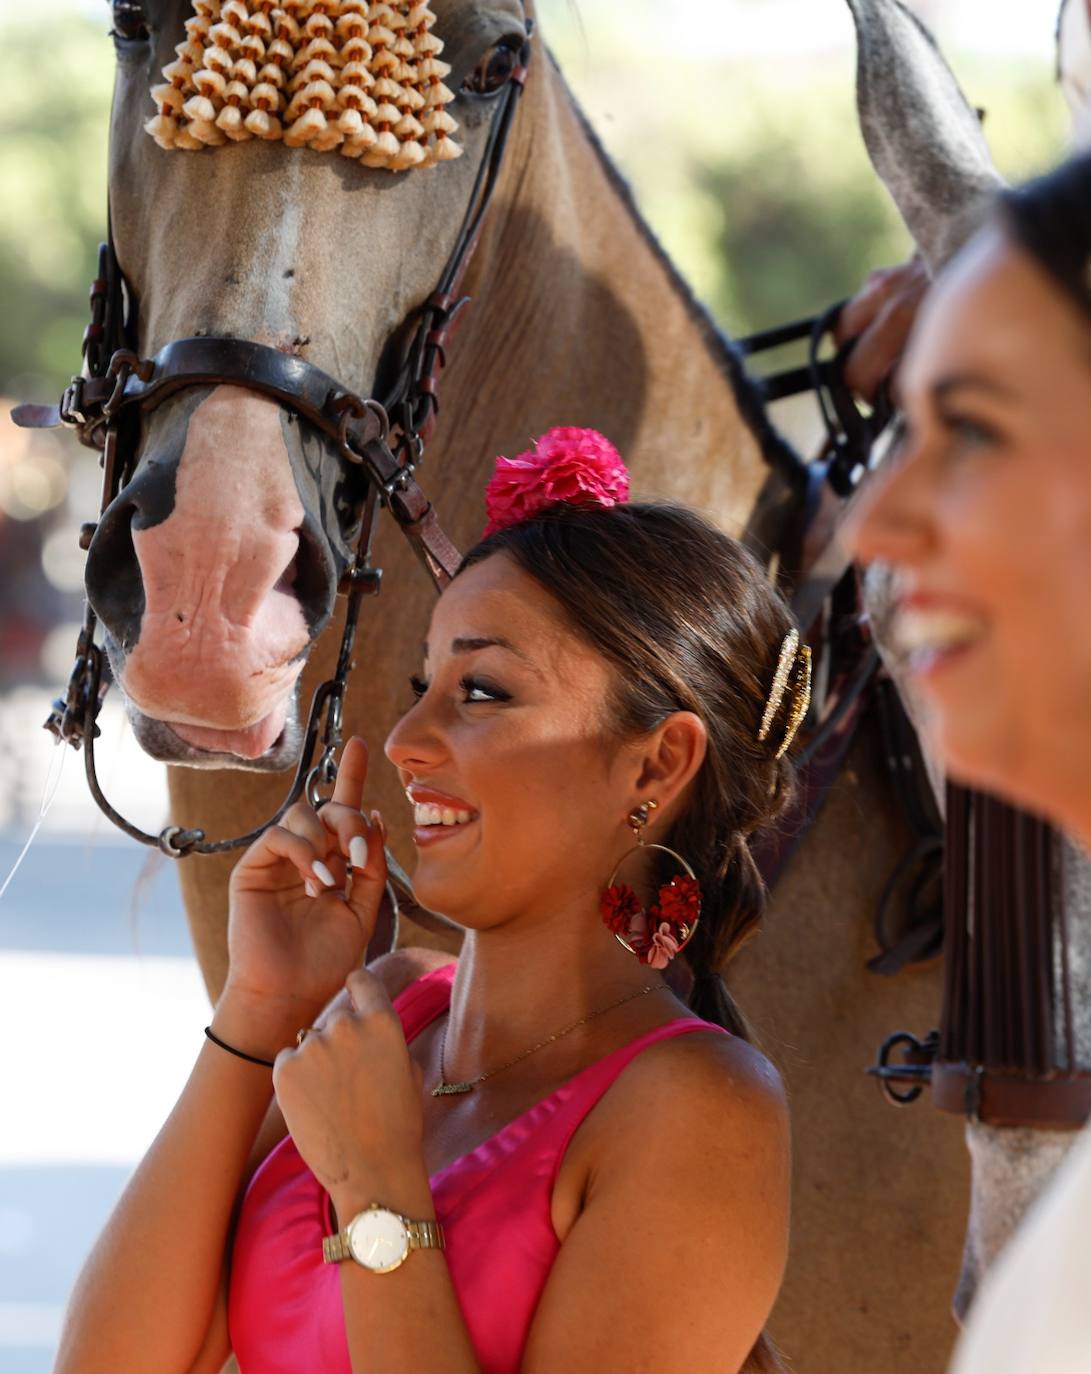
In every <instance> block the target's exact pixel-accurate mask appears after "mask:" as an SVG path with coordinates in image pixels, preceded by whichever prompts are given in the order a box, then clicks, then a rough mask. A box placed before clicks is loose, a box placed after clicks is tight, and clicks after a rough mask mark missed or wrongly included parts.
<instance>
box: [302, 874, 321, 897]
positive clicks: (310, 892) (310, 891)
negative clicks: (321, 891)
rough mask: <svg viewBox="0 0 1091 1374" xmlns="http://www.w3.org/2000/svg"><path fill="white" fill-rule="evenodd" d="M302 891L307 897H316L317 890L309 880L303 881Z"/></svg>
mask: <svg viewBox="0 0 1091 1374" xmlns="http://www.w3.org/2000/svg"><path fill="white" fill-rule="evenodd" d="M303 891H304V892H305V893H306V894H307V896H308V897H317V896H318V888H317V887H315V885H314V883H312V882H311V881H310V879H309V878H307V879H305V880H304V882H303Z"/></svg>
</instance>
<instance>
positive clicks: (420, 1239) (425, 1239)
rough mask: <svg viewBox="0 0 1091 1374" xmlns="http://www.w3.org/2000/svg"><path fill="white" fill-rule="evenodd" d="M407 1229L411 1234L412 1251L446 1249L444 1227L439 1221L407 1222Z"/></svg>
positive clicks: (404, 1219)
mask: <svg viewBox="0 0 1091 1374" xmlns="http://www.w3.org/2000/svg"><path fill="white" fill-rule="evenodd" d="M402 1220H403V1221H404V1222H405V1229H406V1230H407V1231H408V1232H409V1248H410V1250H442V1249H443V1248H444V1240H443V1227H442V1226H441V1225H440V1224H439V1222H438V1221H407V1220H406V1218H405V1217H402Z"/></svg>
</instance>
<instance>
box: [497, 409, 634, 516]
mask: <svg viewBox="0 0 1091 1374" xmlns="http://www.w3.org/2000/svg"><path fill="white" fill-rule="evenodd" d="M628 499H629V473H628V470H627V468H626V467H625V464H624V463H623V462H622V460H621V455H620V454H619V453H618V451H617V449H616V448H614V446H613V444H612V443H611V442H610V441H609V439H607V438H606V437H605V436H604V435H602V434H600V433H599V432H598V430H595V429H578V428H577V427H576V426H574V425H559V426H556V427H555V428H553V429H547V430H546V432H545V433H544V434H543V435H542V437H541V438H540V439H536V440H535V441H534V446H533V448H532V449H528V450H527V452H526V453H520V454H519V455H518V457H516V458H504V457H500V458H497V460H496V471H495V472H494V473H493V475H492V478H491V479H490V481H489V485H488V486H487V487H486V488H485V511H486V514H487V515H488V524H487V525H486V526H485V536H488V535H490V534H495V533H496V532H497V530H503V529H507V528H508V526H509V525H519V524H522V522H523V521H524V520H530V519H532V518H533V517H534V516H535V515H537V514H539V512H541V511H543V510H545V509H547V507H549V506H554V505H557V504H558V503H559V502H562V501H563V502H567V503H568V504H570V505H574V506H616V505H619V504H620V503H621V502H624V501H627V500H628Z"/></svg>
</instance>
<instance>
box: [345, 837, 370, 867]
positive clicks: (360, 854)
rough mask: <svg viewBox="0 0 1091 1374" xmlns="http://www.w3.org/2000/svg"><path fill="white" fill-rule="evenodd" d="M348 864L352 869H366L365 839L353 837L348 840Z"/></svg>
mask: <svg viewBox="0 0 1091 1374" xmlns="http://www.w3.org/2000/svg"><path fill="white" fill-rule="evenodd" d="M349 863H350V864H352V866H353V868H367V837H366V836H364V835H353V837H352V839H351V840H349Z"/></svg>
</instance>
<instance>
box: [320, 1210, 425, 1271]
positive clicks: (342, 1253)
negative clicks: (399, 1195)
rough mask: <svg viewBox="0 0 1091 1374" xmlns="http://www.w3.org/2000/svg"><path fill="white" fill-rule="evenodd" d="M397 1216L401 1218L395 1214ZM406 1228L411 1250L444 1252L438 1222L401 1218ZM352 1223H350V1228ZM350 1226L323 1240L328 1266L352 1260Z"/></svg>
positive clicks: (325, 1259)
mask: <svg viewBox="0 0 1091 1374" xmlns="http://www.w3.org/2000/svg"><path fill="white" fill-rule="evenodd" d="M395 1216H400V1214H399V1213H397V1212H396V1213H395ZM355 1219H356V1218H355V1217H354V1218H353V1221H355ZM400 1220H401V1222H402V1224H403V1225H404V1226H405V1231H406V1235H407V1236H408V1237H409V1248H410V1250H443V1249H444V1248H445V1241H444V1238H443V1227H442V1226H441V1225H440V1224H439V1222H438V1221H410V1220H409V1218H408V1217H400ZM351 1225H352V1222H349V1226H351ZM349 1226H346V1227H345V1228H344V1229H343V1230H341V1231H338V1233H337V1234H336V1235H335V1236H324V1237H323V1240H322V1259H323V1261H324V1263H326V1264H339V1263H340V1262H341V1260H347V1259H352V1250H351V1249H350V1248H349Z"/></svg>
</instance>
